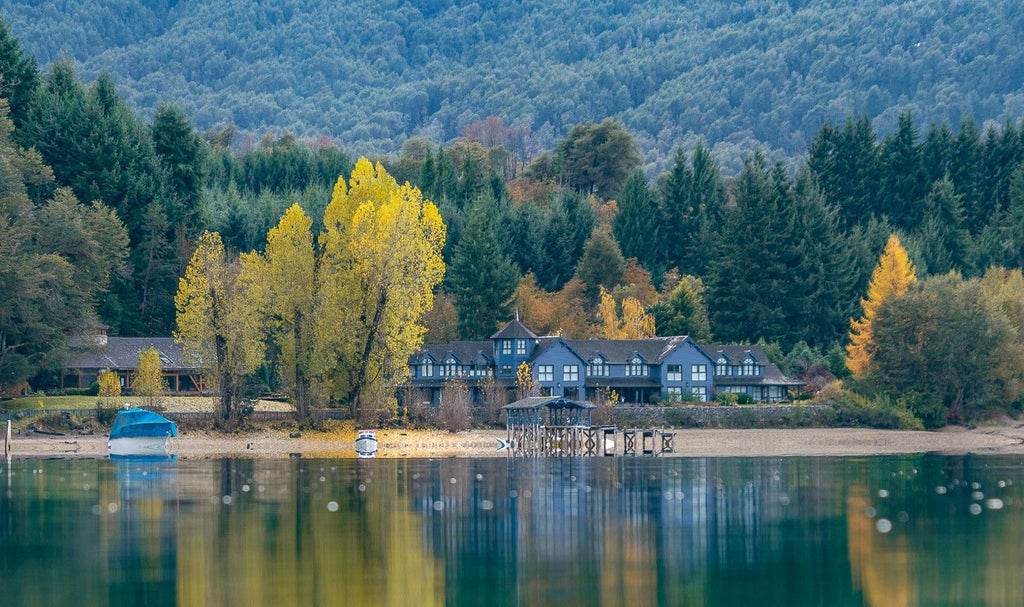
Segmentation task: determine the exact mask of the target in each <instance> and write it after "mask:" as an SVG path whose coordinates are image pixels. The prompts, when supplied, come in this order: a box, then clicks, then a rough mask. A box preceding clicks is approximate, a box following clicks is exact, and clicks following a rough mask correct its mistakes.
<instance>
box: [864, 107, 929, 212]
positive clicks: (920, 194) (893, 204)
mask: <svg viewBox="0 0 1024 607" xmlns="http://www.w3.org/2000/svg"><path fill="white" fill-rule="evenodd" d="M917 139H918V133H917V127H915V126H914V119H913V117H912V116H911V114H910V112H902V113H901V114H900V115H899V118H898V123H897V128H896V132H895V133H893V134H892V135H890V136H889V137H887V138H886V139H885V141H884V142H883V143H882V152H881V171H880V174H879V181H880V184H879V189H880V197H879V207H878V208H877V209H876V214H877V215H879V216H881V215H885V216H887V217H888V218H889V220H890V221H891V222H892V223H893V225H895V226H896V227H897V228H900V229H903V230H906V231H907V232H909V231H911V230H913V229H915V228H916V227H917V226H918V225H920V223H921V220H922V219H923V218H924V200H925V196H926V195H927V193H928V182H927V181H926V178H925V172H924V165H923V163H922V161H921V146H920V144H919V143H918V140H917Z"/></svg>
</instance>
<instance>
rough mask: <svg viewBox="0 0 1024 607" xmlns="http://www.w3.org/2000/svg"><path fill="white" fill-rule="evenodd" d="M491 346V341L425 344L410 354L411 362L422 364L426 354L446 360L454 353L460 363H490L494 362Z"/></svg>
mask: <svg viewBox="0 0 1024 607" xmlns="http://www.w3.org/2000/svg"><path fill="white" fill-rule="evenodd" d="M491 348H492V346H491V342H489V341H453V342H451V343H447V344H430V345H426V346H423V347H422V348H420V350H419V351H417V352H416V353H414V354H413V355H412V356H410V357H409V364H411V365H418V364H420V362H422V360H423V356H424V355H425V354H426V355H429V356H430V357H431V358H433V359H434V361H435V362H438V363H442V362H444V360H445V359H446V358H448V356H449V355H452V356H453V357H455V359H456V360H457V361H459V364H463V365H469V364H473V365H478V366H480V365H489V364H491V362H493V359H492V358H491V356H490V354H489V352H490V351H491Z"/></svg>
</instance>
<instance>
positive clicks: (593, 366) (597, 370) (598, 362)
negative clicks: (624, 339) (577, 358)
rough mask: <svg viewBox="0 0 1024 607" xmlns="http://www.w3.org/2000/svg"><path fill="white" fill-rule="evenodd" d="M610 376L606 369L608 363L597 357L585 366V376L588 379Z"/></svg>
mask: <svg viewBox="0 0 1024 607" xmlns="http://www.w3.org/2000/svg"><path fill="white" fill-rule="evenodd" d="M610 374H611V372H610V370H609V369H608V361H606V360H604V359H603V358H601V357H597V358H595V359H594V360H592V361H591V362H590V364H589V365H587V375H589V376H590V377H608V376H609V375H610Z"/></svg>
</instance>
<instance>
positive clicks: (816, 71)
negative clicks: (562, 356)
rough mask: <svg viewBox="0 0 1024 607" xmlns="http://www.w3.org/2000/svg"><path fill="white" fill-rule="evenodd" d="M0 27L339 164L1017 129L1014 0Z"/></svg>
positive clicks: (653, 153)
mask: <svg viewBox="0 0 1024 607" xmlns="http://www.w3.org/2000/svg"><path fill="white" fill-rule="evenodd" d="M68 5H72V6H70V7H69V6H68ZM0 15H2V17H3V18H4V19H5V20H6V21H7V22H8V24H9V25H10V27H11V30H12V33H13V34H14V35H15V36H17V37H18V38H19V39H20V40H21V42H22V44H23V45H24V47H25V48H26V49H27V51H28V52H30V53H32V54H34V55H35V56H36V57H37V59H38V60H39V62H40V64H42V65H44V66H45V65H47V64H49V63H51V62H52V61H54V60H55V59H57V58H58V57H59V56H61V55H62V54H65V55H68V56H70V57H72V58H74V59H75V60H76V61H77V62H78V64H79V70H80V74H81V75H82V76H83V77H85V78H86V79H91V78H92V77H93V76H94V75H95V74H97V73H98V72H99V71H100V70H107V71H109V72H110V73H111V74H112V75H113V76H114V78H115V80H116V82H117V84H118V86H119V87H120V88H121V89H122V91H123V93H124V95H125V96H126V98H127V99H128V100H129V102H130V103H132V104H133V105H134V106H135V107H136V108H138V109H139V110H140V111H141V112H142V113H143V114H145V115H149V114H151V112H152V110H153V108H154V107H155V106H156V104H157V103H158V102H159V101H161V100H171V101H174V102H176V103H178V104H180V105H181V106H183V107H184V108H185V110H186V112H187V113H188V114H189V116H191V118H192V120H193V121H194V123H195V124H196V125H197V126H198V127H199V128H200V129H207V128H212V127H217V126H224V125H226V124H229V123H232V124H235V125H237V126H238V127H239V128H240V129H241V130H242V131H243V132H250V133H257V134H258V133H261V132H263V131H265V130H268V129H272V130H276V131H278V132H280V131H283V130H291V131H292V132H294V133H296V134H297V135H299V136H316V135H327V136H330V137H332V138H334V139H336V140H337V141H339V142H340V143H341V144H342V145H344V146H345V147H346V148H347V149H348V150H350V151H351V152H352V153H353V154H381V153H393V152H395V151H397V150H398V148H399V147H400V146H401V144H402V143H403V142H404V141H405V140H406V139H407V138H408V137H410V136H414V135H423V136H426V137H428V138H430V139H432V140H434V141H437V142H442V141H448V140H450V139H451V138H453V137H456V136H458V135H459V134H460V133H461V131H462V129H463V128H464V127H465V126H467V125H468V124H471V123H473V122H475V121H478V120H482V119H484V118H486V117H488V116H492V115H493V116H498V117H500V118H502V119H503V120H504V122H505V123H506V124H509V125H521V126H524V127H528V128H529V130H530V131H531V132H532V138H531V141H532V145H533V147H534V149H544V148H548V147H550V146H551V145H552V144H553V142H554V141H555V140H556V139H558V138H560V137H562V136H563V135H564V134H565V133H566V132H567V131H568V129H569V128H571V127H572V126H573V125H575V124H580V123H587V122H596V121H599V120H600V119H602V118H603V117H606V116H611V117H614V118H616V119H617V120H619V121H620V122H622V123H623V124H624V125H625V126H626V127H627V128H628V129H630V130H631V131H632V132H633V133H634V134H636V136H637V138H638V140H639V142H640V144H641V147H642V148H643V150H644V151H645V153H646V155H647V164H648V168H650V169H658V170H660V169H663V168H665V167H666V166H667V163H668V161H669V159H670V157H671V154H670V153H671V150H672V149H673V148H674V147H675V146H677V145H680V144H683V145H687V146H689V145H692V143H693V141H694V140H695V139H696V138H697V137H702V138H704V139H705V140H707V141H708V142H709V143H710V144H712V145H713V146H714V147H715V151H716V153H717V155H718V156H719V157H720V158H721V159H722V160H723V162H724V163H725V165H726V169H727V170H730V169H735V167H736V166H738V164H737V162H736V160H737V159H738V158H739V157H741V156H742V155H743V154H746V153H748V152H749V151H750V150H751V149H752V147H753V146H754V145H755V144H758V143H759V144H761V145H763V146H766V147H768V148H769V149H772V150H775V151H777V152H778V153H781V154H783V155H787V156H794V155H799V154H802V153H803V152H804V151H805V149H806V145H807V143H808V141H809V140H810V138H812V137H813V136H814V134H815V133H817V131H818V129H819V128H820V126H821V123H822V121H823V120H826V119H830V120H837V119H842V118H845V117H846V116H847V115H848V114H849V113H866V114H868V115H870V116H871V117H872V118H873V120H874V123H875V128H876V129H877V130H878V131H879V132H881V133H886V132H889V131H890V130H891V129H892V128H893V126H894V125H895V119H896V114H897V113H898V111H899V110H901V109H908V108H909V109H911V110H913V111H914V114H915V116H916V117H917V118H918V120H919V123H921V124H927V123H929V122H932V121H937V120H942V119H945V118H948V119H950V121H951V122H953V123H954V126H955V124H956V123H957V122H958V121H959V118H960V116H962V115H963V116H967V115H969V116H973V117H975V118H977V119H978V120H979V121H985V120H1001V119H1002V117H1003V116H1006V115H1012V116H1020V115H1022V114H1024V47H1021V45H1019V44H1017V42H1016V41H1019V40H1021V39H1022V38H1024V11H1022V10H1020V7H1019V4H1018V3H1017V2H1015V1H1014V0H985V1H977V2H975V1H971V0H952V1H950V0H902V1H883V0H865V1H864V2H858V3H850V2H837V1H836V2H810V1H805V0H791V1H789V2H779V1H761V2H747V3H731V4H728V5H727V4H726V3H722V2H720V1H719V0H697V1H693V2H686V3H678V2H675V1H665V0H646V1H640V2H631V1H628V0H605V1H594V2H586V1H583V2H568V1H566V0H546V1H544V2H539V1H536V0H524V1H522V2H507V1H506V0H483V1H480V2H461V1H453V0H427V1H420V2H408V1H403V0H391V1H387V0H384V1H382V0H367V1H363V2H355V3H337V2H326V1H323V0H273V1H265V2H259V3H256V2H250V1H247V0H202V1H198V0H117V1H115V2H111V1H109V0H82V1H81V2H75V3H66V2H61V1H56V0H44V1H43V2H40V1H39V0H0Z"/></svg>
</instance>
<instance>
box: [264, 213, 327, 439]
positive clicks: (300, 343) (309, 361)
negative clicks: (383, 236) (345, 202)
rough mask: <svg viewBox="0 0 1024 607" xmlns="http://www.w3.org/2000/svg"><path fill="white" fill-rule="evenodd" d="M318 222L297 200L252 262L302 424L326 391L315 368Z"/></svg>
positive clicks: (281, 366) (270, 331)
mask: <svg viewBox="0 0 1024 607" xmlns="http://www.w3.org/2000/svg"><path fill="white" fill-rule="evenodd" d="M312 226H313V220H312V219H310V217H309V216H308V215H306V213H305V212H304V211H303V210H302V208H301V207H300V206H299V205H298V204H293V205H292V206H291V207H289V208H288V210H287V211H285V213H284V216H282V217H281V221H280V222H278V224H277V226H275V227H274V228H272V229H271V230H270V232H268V233H267V246H266V249H265V250H264V252H263V255H262V256H256V255H253V256H252V257H251V258H248V261H247V263H250V264H251V267H252V268H253V270H254V272H255V273H256V274H257V275H259V276H260V277H261V280H260V282H259V285H257V286H256V287H255V289H254V298H255V300H256V301H258V302H260V308H261V312H262V314H263V315H264V322H263V325H264V328H265V330H266V332H267V334H268V335H269V336H270V338H271V339H272V340H273V341H274V344H275V345H276V346H277V350H278V359H277V366H278V372H279V374H280V378H281V383H282V385H283V387H284V389H285V391H286V392H288V393H289V394H290V395H291V397H292V400H293V402H294V403H295V412H296V415H297V416H298V418H299V421H300V423H305V422H306V421H307V420H308V418H309V412H310V409H311V407H312V406H313V405H314V404H317V403H319V402H320V400H321V398H322V397H323V396H324V395H325V391H324V390H323V384H322V383H320V382H317V381H316V377H315V371H314V365H315V359H314V349H315V348H316V345H317V344H316V335H315V332H314V328H315V326H316V323H317V314H318V310H316V309H314V302H315V301H316V298H315V294H316V287H317V284H318V283H317V281H316V277H315V268H316V258H315V251H314V250H313V232H312ZM339 329H340V328H339Z"/></svg>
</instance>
